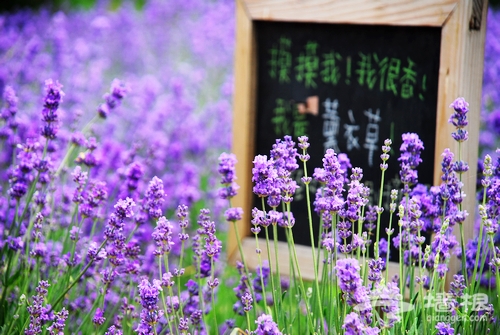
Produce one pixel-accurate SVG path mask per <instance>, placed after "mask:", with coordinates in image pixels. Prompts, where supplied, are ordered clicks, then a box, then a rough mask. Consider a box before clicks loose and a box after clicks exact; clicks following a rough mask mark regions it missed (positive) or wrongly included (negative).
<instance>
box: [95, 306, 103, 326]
mask: <svg viewBox="0 0 500 335" xmlns="http://www.w3.org/2000/svg"><path fill="white" fill-rule="evenodd" d="M105 321H106V318H105V317H104V311H103V310H102V309H100V308H99V307H97V309H96V311H95V313H94V317H93V318H92V322H93V323H94V324H95V325H98V326H102V325H103V324H104V322H105Z"/></svg>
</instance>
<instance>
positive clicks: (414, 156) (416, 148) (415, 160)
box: [398, 133, 424, 194]
mask: <svg viewBox="0 0 500 335" xmlns="http://www.w3.org/2000/svg"><path fill="white" fill-rule="evenodd" d="M402 138H403V143H402V144H401V147H400V151H401V155H400V157H399V158H398V161H399V164H400V167H401V171H400V173H399V175H400V177H401V182H402V183H403V184H404V190H403V193H405V194H406V193H409V192H410V187H411V186H413V185H415V184H417V182H418V174H417V170H416V168H417V167H418V165H419V164H420V163H421V162H422V159H421V158H420V153H421V152H422V150H423V149H424V145H423V142H422V141H421V140H420V138H419V137H418V135H417V134H415V133H405V134H403V135H402Z"/></svg>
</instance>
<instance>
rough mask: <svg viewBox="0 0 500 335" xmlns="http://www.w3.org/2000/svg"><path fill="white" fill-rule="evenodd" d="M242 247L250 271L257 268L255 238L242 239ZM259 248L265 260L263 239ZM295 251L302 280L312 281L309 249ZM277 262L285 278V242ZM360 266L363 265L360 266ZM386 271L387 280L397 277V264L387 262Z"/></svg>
mask: <svg viewBox="0 0 500 335" xmlns="http://www.w3.org/2000/svg"><path fill="white" fill-rule="evenodd" d="M270 243H271V250H270V254H271V264H272V267H273V269H274V268H275V265H274V263H275V262H274V260H275V252H274V244H272V241H271V242H270ZM242 245H243V250H244V254H245V261H246V263H247V265H248V267H249V268H251V269H255V268H256V267H257V266H259V265H260V262H259V257H258V255H257V253H256V252H255V247H256V243H255V237H247V238H245V239H243V241H242ZM259 248H260V249H261V259H262V260H267V247H266V240H265V239H259ZM295 249H296V252H297V261H298V263H299V266H300V271H301V274H302V278H303V279H304V280H308V281H312V280H314V268H313V264H314V263H313V259H312V253H311V248H309V247H307V246H303V245H296V246H295ZM338 256H339V257H340V258H344V256H343V255H342V254H340V253H339V255H338ZM323 259H324V257H323V255H320V268H319V269H318V273H319V274H320V276H321V273H322V269H323V262H322V261H323ZM278 262H279V269H280V273H281V274H283V275H285V276H287V275H288V274H289V273H290V259H289V252H288V246H287V244H286V242H278ZM360 266H364V265H363V264H360ZM388 270H389V278H392V277H393V276H395V275H399V264H398V263H394V262H389V267H388ZM320 279H321V278H320Z"/></svg>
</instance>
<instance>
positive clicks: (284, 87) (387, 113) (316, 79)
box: [254, 21, 441, 245]
mask: <svg viewBox="0 0 500 335" xmlns="http://www.w3.org/2000/svg"><path fill="white" fill-rule="evenodd" d="M254 24H255V26H254V27H255V33H256V35H255V36H256V42H257V43H256V44H257V102H256V111H257V112H256V113H257V120H256V136H255V141H256V142H255V144H256V146H255V148H256V154H263V155H269V151H270V149H271V147H272V145H273V144H274V143H275V141H276V139H277V138H283V136H285V135H291V136H293V138H294V140H295V141H297V137H298V136H302V135H307V136H308V137H309V141H310V143H311V146H310V149H309V154H310V156H311V160H310V161H309V162H308V171H309V173H310V174H312V172H313V171H314V168H315V167H321V166H322V158H323V155H324V152H325V151H326V149H327V148H333V149H334V150H335V151H336V152H343V153H346V154H347V155H348V157H349V159H350V161H351V164H352V166H353V167H361V168H363V171H364V177H363V181H364V183H365V184H366V185H367V186H369V187H370V188H371V189H372V190H373V192H374V194H372V197H373V199H378V192H379V187H380V176H381V172H380V167H379V165H380V162H381V161H380V154H381V153H382V152H381V146H382V145H383V142H384V140H385V139H387V138H390V139H391V140H392V141H393V146H392V148H393V150H392V152H391V159H390V160H389V169H388V170H387V172H386V176H385V180H386V182H385V189H384V193H385V194H386V196H385V198H384V207H385V208H386V212H388V200H387V199H388V194H389V192H390V190H391V189H393V188H398V189H399V188H400V181H399V164H398V162H397V157H398V156H399V147H400V145H401V134H403V133H407V132H415V133H418V134H419V136H420V138H421V140H422V141H423V142H424V146H425V150H424V152H423V154H422V159H423V163H422V164H421V165H420V167H419V169H418V173H419V182H421V183H424V184H429V185H430V184H432V182H433V172H434V171H433V170H434V146H435V133H436V109H437V98H438V97H437V93H438V76H439V58H440V57H439V56H440V45H441V29H440V28H434V27H401V26H366V25H347V24H342V25H339V24H317V23H295V22H294V23H289V22H270V21H255V22H254ZM314 96H317V97H318V99H319V105H318V107H319V109H318V113H317V115H313V114H311V113H306V114H302V113H299V112H298V110H297V104H296V103H297V102H304V101H306V100H307V98H308V97H314ZM301 173H303V172H302V170H301V171H299V172H298V173H297V175H296V178H297V180H299V179H300V177H301ZM300 184H301V183H300ZM312 186H313V187H312V188H313V191H314V185H312ZM304 191H305V189H304V188H301V189H299V190H298V191H297V194H296V196H295V199H294V202H292V211H293V212H294V216H295V219H296V224H295V227H294V237H295V242H296V243H297V244H302V245H310V240H309V233H308V224H307V222H308V221H307V210H306V201H305V195H304ZM312 199H314V193H313V197H312ZM376 202H377V201H374V202H372V203H373V204H376ZM254 206H255V207H258V208H261V202H260V201H259V200H258V199H257V198H255V201H254ZM384 217H385V219H384V220H383V221H387V220H386V218H387V216H384ZM318 222H319V220H316V222H315V223H314V224H315V229H317V228H318ZM383 225H384V223H383ZM383 231H384V229H382V230H381V232H383ZM383 234H384V235H385V233H383ZM315 236H317V234H315ZM279 239H280V240H284V236H281V235H280V236H279Z"/></svg>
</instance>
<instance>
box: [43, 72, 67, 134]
mask: <svg viewBox="0 0 500 335" xmlns="http://www.w3.org/2000/svg"><path fill="white" fill-rule="evenodd" d="M61 88H62V85H61V84H59V82H57V81H56V82H54V81H53V80H52V79H47V80H46V81H45V92H46V96H45V98H44V105H43V109H42V121H43V122H44V125H43V126H42V131H41V135H42V136H43V137H45V138H47V139H54V138H56V135H57V131H58V128H59V116H58V114H57V109H58V108H59V104H60V103H61V102H62V97H63V96H64V92H63V91H62V90H61Z"/></svg>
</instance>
